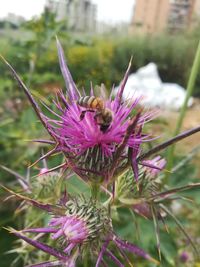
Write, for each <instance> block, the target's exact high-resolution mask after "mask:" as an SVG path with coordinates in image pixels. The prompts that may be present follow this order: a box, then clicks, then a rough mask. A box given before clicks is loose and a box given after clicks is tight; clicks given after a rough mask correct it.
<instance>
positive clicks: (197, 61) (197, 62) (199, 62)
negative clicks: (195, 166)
mask: <svg viewBox="0 0 200 267" xmlns="http://www.w3.org/2000/svg"><path fill="white" fill-rule="evenodd" d="M199 66H200V41H199V44H198V47H197V51H196V55H195V58H194V62H193V65H192V70H191V73H190V77H189V80H188V84H187V90H186V97H185V101H184V103H183V106H182V108H181V112H180V115H179V118H178V121H177V124H176V128H175V131H174V134H173V136H176V135H177V134H179V132H180V130H181V126H182V123H183V119H184V117H185V113H186V110H187V105H188V101H189V98H190V96H191V95H192V92H193V89H194V85H195V81H196V78H197V74H198V70H199ZM174 150H175V145H172V146H170V148H169V149H168V155H167V167H166V168H167V169H168V170H169V171H170V170H171V169H172V167H173V162H174ZM169 175H170V172H168V173H167V174H166V177H165V180H168V177H169Z"/></svg>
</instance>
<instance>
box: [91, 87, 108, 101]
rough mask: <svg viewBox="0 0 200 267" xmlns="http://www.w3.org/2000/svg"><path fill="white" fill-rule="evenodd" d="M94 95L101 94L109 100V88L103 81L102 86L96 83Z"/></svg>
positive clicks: (104, 98)
mask: <svg viewBox="0 0 200 267" xmlns="http://www.w3.org/2000/svg"><path fill="white" fill-rule="evenodd" d="M94 95H96V96H101V98H102V99H103V100H107V99H108V97H109V95H108V90H107V89H106V87H105V84H103V83H102V84H101V86H99V85H95V87H94Z"/></svg>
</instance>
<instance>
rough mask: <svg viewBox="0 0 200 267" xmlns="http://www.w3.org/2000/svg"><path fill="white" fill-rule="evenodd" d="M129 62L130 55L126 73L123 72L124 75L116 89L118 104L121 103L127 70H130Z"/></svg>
mask: <svg viewBox="0 0 200 267" xmlns="http://www.w3.org/2000/svg"><path fill="white" fill-rule="evenodd" d="M131 62H132V57H131V60H130V62H129V65H128V68H127V70H126V73H125V76H124V78H123V80H122V82H121V84H120V86H119V90H118V93H117V101H118V106H119V105H120V103H121V100H122V95H123V92H124V88H125V85H126V82H127V80H128V75H129V71H130V68H131Z"/></svg>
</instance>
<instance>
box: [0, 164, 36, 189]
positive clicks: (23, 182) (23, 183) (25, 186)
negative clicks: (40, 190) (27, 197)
mask: <svg viewBox="0 0 200 267" xmlns="http://www.w3.org/2000/svg"><path fill="white" fill-rule="evenodd" d="M0 168H2V169H3V170H5V171H7V172H8V173H10V174H12V175H14V176H15V177H16V179H17V180H18V182H19V184H20V185H21V187H22V188H23V189H24V190H25V191H27V192H29V193H30V192H31V190H30V186H29V184H28V182H27V181H26V180H25V179H24V177H23V176H21V175H20V174H19V173H17V172H15V171H13V170H11V169H9V168H7V167H5V166H3V165H0Z"/></svg>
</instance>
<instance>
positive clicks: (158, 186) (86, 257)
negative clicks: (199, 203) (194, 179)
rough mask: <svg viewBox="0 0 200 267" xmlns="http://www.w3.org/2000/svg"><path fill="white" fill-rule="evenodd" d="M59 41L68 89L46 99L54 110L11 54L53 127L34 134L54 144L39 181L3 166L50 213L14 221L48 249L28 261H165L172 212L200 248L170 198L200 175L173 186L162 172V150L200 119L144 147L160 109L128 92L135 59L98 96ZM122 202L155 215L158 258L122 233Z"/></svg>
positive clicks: (32, 202) (22, 233) (25, 236)
mask: <svg viewBox="0 0 200 267" xmlns="http://www.w3.org/2000/svg"><path fill="white" fill-rule="evenodd" d="M57 47H58V58H59V62H60V68H61V72H62V75H63V77H64V80H65V84H66V92H62V91H61V90H60V91H58V93H57V95H56V98H55V100H54V101H53V103H52V106H53V107H49V106H46V104H44V103H42V104H43V106H45V108H46V109H47V111H48V114H49V113H50V114H51V115H46V114H45V112H43V111H42V109H41V107H40V106H39V105H38V103H37V102H36V100H35V99H34V97H33V96H32V94H31V92H30V90H29V89H28V88H27V87H26V86H25V84H24V83H23V82H22V80H21V79H20V77H19V76H18V74H17V73H16V71H15V70H14V69H13V67H12V66H11V65H10V64H9V63H8V62H7V61H6V60H5V59H3V60H4V62H5V63H6V64H7V66H8V67H9V69H10V70H11V72H12V74H13V76H14V77H15V79H16V80H17V81H18V83H19V85H20V87H21V88H22V89H23V91H24V92H25V94H26V95H27V97H28V100H29V101H30V104H31V105H32V107H33V109H34V110H35V112H36V115H37V116H38V118H39V120H40V121H41V123H42V124H43V126H44V128H45V129H46V130H47V133H48V134H49V137H50V139H48V140H43V139H39V140H34V141H35V142H39V143H44V144H47V145H49V146H51V148H50V149H49V152H47V153H46V154H44V155H42V156H41V157H40V158H39V159H38V160H37V161H36V162H34V163H33V164H32V166H34V165H36V164H39V162H40V161H44V160H45V166H43V168H42V169H41V170H40V171H39V173H38V175H37V176H36V177H33V178H32V179H31V181H32V182H30V179H28V181H27V179H24V178H23V177H21V176H20V175H18V174H16V173H15V172H13V171H12V170H10V169H8V168H7V167H4V166H2V168H3V169H4V170H6V171H9V172H10V173H12V174H14V175H15V176H16V177H17V179H18V181H19V183H20V185H21V186H22V190H21V191H22V192H21V193H17V192H15V191H13V190H11V189H8V188H6V187H4V188H5V190H7V191H8V192H9V193H10V194H11V195H13V196H15V197H17V198H18V199H19V200H20V201H21V202H22V203H26V205H29V206H33V207H35V208H36V209H37V210H38V213H40V211H43V214H45V215H44V217H45V218H46V220H40V221H37V223H35V225H33V223H32V222H30V220H26V222H25V223H24V229H22V230H15V229H12V228H8V229H9V231H10V232H11V233H12V234H14V235H16V236H17V237H19V238H20V239H21V240H23V241H25V242H26V243H28V244H30V245H31V246H33V247H35V249H36V252H37V251H38V252H39V251H43V252H44V253H45V254H46V257H45V256H44V257H43V262H40V263H36V262H35V261H33V262H30V261H29V260H28V259H27V260H25V264H28V266H32V267H34V266H35V267H39V266H43V267H47V266H63V267H64V266H65V267H66V266H70V267H72V266H96V267H98V266H110V265H109V264H114V265H113V266H120V267H122V266H133V261H132V257H133V255H134V256H137V257H141V258H144V259H146V260H147V261H150V262H153V263H154V265H157V264H159V261H161V251H160V229H159V225H160V222H163V224H164V225H165V229H166V231H168V228H167V226H166V223H165V218H166V217H171V218H172V219H173V220H174V221H175V223H176V224H177V225H178V227H179V229H180V230H181V231H182V233H183V235H185V237H186V239H187V240H188V241H189V242H190V243H191V245H192V247H193V249H194V250H195V252H196V253H197V254H198V249H197V248H196V246H195V244H194V242H193V240H192V238H191V237H190V236H189V235H188V233H187V232H186V231H185V229H184V227H183V226H182V224H181V222H180V221H179V220H178V219H177V218H176V217H175V215H173V213H172V212H171V210H170V208H169V207H168V206H169V205H170V203H171V202H172V201H173V199H174V198H176V197H177V196H178V195H177V194H178V193H179V192H181V191H184V190H188V189H191V188H196V187H199V186H200V183H196V184H187V185H185V186H182V187H176V188H172V189H168V188H167V186H166V185H164V186H163V184H162V176H161V173H162V172H163V170H164V168H165V165H166V160H165V159H164V158H162V157H161V156H160V155H159V153H160V151H162V150H163V149H165V148H166V147H168V146H170V145H172V144H174V143H175V142H177V141H180V140H182V139H184V138H185V137H187V136H190V135H192V134H195V133H196V132H198V131H199V130H200V126H199V127H197V128H195V129H192V130H189V131H187V132H184V133H182V134H179V135H178V136H176V137H174V138H172V139H170V140H167V141H166V142H164V143H162V144H159V145H157V146H155V147H153V148H152V149H150V150H149V151H147V152H143V150H144V145H145V143H146V142H150V141H152V140H153V139H155V137H154V136H151V135H150V134H149V133H148V132H145V130H144V126H145V124H146V123H147V122H148V121H150V120H152V119H153V118H154V117H155V115H156V111H155V110H153V111H147V110H145V108H144V107H141V105H140V98H132V99H129V100H124V99H123V90H124V88H125V85H126V81H127V79H128V74H129V71H130V67H131V62H130V63H129V66H128V69H127V71H126V73H125V76H124V78H123V79H122V82H121V84H120V86H119V90H118V93H117V95H114V94H113V92H114V90H112V91H111V94H110V96H109V98H105V97H104V95H105V93H104V92H103V90H104V87H103V86H102V87H101V90H100V91H101V92H100V93H101V94H100V95H98V96H97V95H95V94H94V90H93V86H92V85H91V88H90V93H89V94H88V95H87V94H86V93H85V92H84V91H83V93H82V94H81V93H80V92H79V90H78V89H77V87H76V85H75V83H74V81H73V79H72V76H71V74H70V71H69V69H68V67H67V65H66V61H65V58H64V52H63V49H62V47H61V44H60V43H59V41H58V40H57ZM52 146H53V148H52ZM57 154H62V155H63V162H62V163H61V164H59V165H57V166H55V167H53V168H52V169H48V168H47V165H46V161H48V160H49V158H50V157H51V156H52V155H54V157H56V155H57ZM151 156H154V158H151ZM73 175H76V176H77V177H78V179H80V181H83V182H84V183H85V184H86V186H87V187H88V188H90V194H86V193H84V192H80V194H71V193H70V192H68V187H67V186H66V185H67V181H68V178H69V176H71V179H75V178H73ZM21 207H22V206H20V208H21ZM121 207H123V208H124V209H127V210H129V211H130V212H132V213H134V214H136V215H139V216H141V217H142V218H143V219H145V220H147V221H149V222H150V223H151V222H153V225H154V228H155V236H156V242H157V248H158V254H159V259H158V260H156V259H154V258H153V257H152V256H150V254H149V253H148V252H146V251H144V250H143V249H142V248H140V247H139V246H137V245H136V244H133V243H131V242H129V241H126V240H125V239H124V237H121V236H119V235H118V234H117V233H116V231H115V228H114V223H115V219H116V216H115V215H116V213H118V209H119V208H121ZM26 217H28V215H27V214H26ZM30 225H31V227H30ZM21 245H22V244H21ZM27 253H28V252H27ZM36 255H37V253H36ZM28 258H30V257H28ZM36 260H37V256H36Z"/></svg>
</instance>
